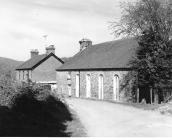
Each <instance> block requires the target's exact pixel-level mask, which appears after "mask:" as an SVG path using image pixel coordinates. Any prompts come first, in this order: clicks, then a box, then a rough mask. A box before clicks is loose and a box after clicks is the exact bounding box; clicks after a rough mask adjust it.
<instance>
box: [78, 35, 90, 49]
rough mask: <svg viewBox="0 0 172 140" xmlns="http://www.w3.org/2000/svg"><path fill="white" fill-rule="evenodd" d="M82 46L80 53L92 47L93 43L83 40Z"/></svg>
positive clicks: (80, 42)
mask: <svg viewBox="0 0 172 140" xmlns="http://www.w3.org/2000/svg"><path fill="white" fill-rule="evenodd" d="M79 44H80V51H83V50H84V49H86V48H87V47H91V46H92V41H91V40H90V39H86V38H83V39H82V40H81V41H79Z"/></svg>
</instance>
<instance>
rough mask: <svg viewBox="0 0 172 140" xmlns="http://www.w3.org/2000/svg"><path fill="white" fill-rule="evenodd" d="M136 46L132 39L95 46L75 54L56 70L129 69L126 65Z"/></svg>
mask: <svg viewBox="0 0 172 140" xmlns="http://www.w3.org/2000/svg"><path fill="white" fill-rule="evenodd" d="M137 46H138V44H137V42H136V41H135V40H134V39H122V40H117V41H110V42H105V43H101V44H96V45H93V46H90V47H88V48H86V49H85V50H84V51H81V52H79V53H77V54H76V55H75V56H74V57H72V58H71V59H70V60H69V61H67V62H66V63H65V64H63V65H62V66H61V67H59V68H58V69H57V71H67V70H92V69H115V68H116V69H120V68H121V69H122V68H128V69H129V68H130V67H129V65H128V63H129V61H130V60H131V58H132V57H133V56H134V55H135V51H136V48H137Z"/></svg>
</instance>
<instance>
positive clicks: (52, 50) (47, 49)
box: [46, 45, 55, 55]
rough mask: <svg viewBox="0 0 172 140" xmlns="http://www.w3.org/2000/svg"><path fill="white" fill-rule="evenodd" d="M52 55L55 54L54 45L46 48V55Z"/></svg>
mask: <svg viewBox="0 0 172 140" xmlns="http://www.w3.org/2000/svg"><path fill="white" fill-rule="evenodd" d="M50 53H53V54H55V47H54V45H50V46H49V47H46V54H47V55H49V54H50Z"/></svg>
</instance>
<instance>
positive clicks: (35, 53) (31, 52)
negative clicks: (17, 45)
mask: <svg viewBox="0 0 172 140" xmlns="http://www.w3.org/2000/svg"><path fill="white" fill-rule="evenodd" d="M30 54H31V58H33V57H35V56H38V55H39V51H38V50H37V49H34V50H31V51H30Z"/></svg>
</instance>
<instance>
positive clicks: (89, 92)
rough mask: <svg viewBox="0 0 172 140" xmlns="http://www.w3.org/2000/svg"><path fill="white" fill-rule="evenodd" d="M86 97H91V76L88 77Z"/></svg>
mask: <svg viewBox="0 0 172 140" xmlns="http://www.w3.org/2000/svg"><path fill="white" fill-rule="evenodd" d="M86 97H87V98H90V97H91V76H90V74H87V75H86Z"/></svg>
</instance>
